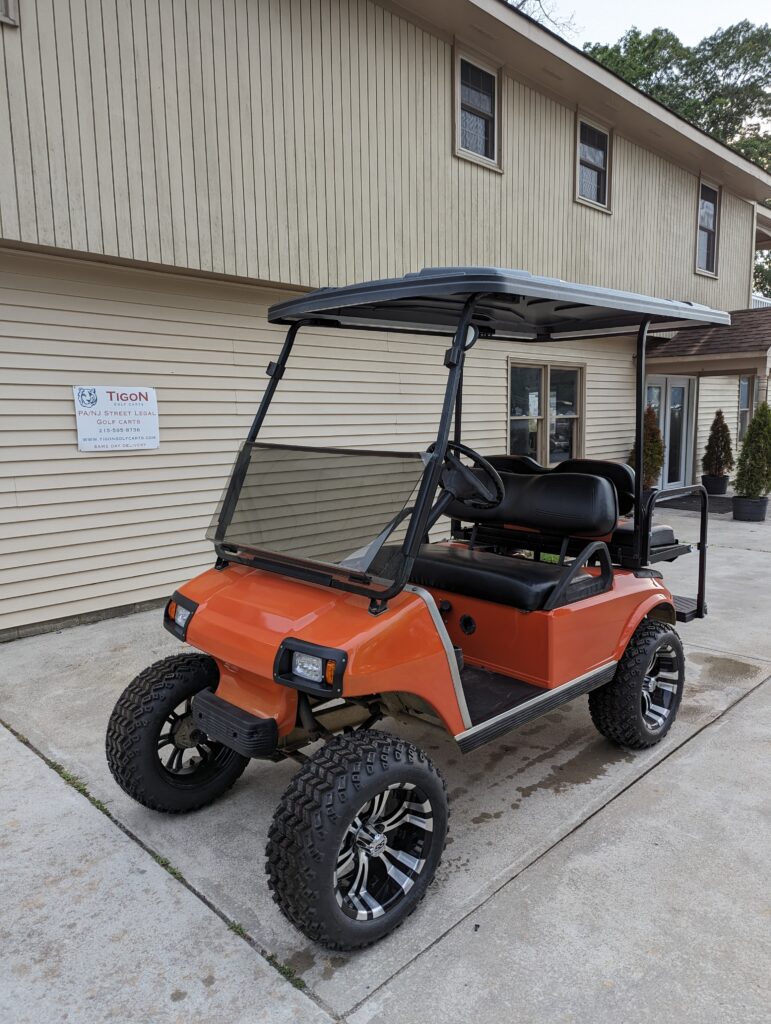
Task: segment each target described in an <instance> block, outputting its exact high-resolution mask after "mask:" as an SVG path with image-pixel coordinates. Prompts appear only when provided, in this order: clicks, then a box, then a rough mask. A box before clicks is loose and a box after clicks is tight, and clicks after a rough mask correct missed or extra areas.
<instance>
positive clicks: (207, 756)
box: [106, 654, 249, 814]
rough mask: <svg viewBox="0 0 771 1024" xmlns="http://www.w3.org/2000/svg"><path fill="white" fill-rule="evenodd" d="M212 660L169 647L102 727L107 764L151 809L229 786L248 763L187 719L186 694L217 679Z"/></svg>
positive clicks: (205, 797)
mask: <svg viewBox="0 0 771 1024" xmlns="http://www.w3.org/2000/svg"><path fill="white" fill-rule="evenodd" d="M217 681H218V673H217V665H216V662H215V661H214V660H213V659H212V658H209V657H208V656H207V655H205V654H175V655H173V656H172V657H171V658H165V659H164V660H163V661H158V662H156V663H155V664H154V665H151V666H150V667H149V668H146V669H145V670H144V671H143V672H140V673H139V675H138V676H137V677H136V679H134V681H133V682H132V683H130V684H129V686H128V687H127V688H126V689H125V690H124V692H123V693H122V695H121V696H120V698H119V699H118V703H117V704H116V705H115V709H114V710H113V713H112V715H111V716H110V721H109V724H108V726H107V740H106V750H107V764H108V765H109V767H110V771H111V772H112V774H113V777H114V778H115V781H116V782H117V783H118V785H119V786H120V787H121V789H122V790H123V791H124V792H125V793H128V795H129V796H130V797H133V799H134V800H136V801H137V802H138V803H140V804H144V806H145V807H150V808H152V809H153V810H155V811H167V812H168V813H171V814H175V813H179V812H181V811H193V810H196V809H197V808H199V807H204V806H205V805H206V804H209V803H211V802H212V801H213V800H216V799H217V797H218V796H221V795H222V794H223V793H224V792H225V791H226V790H228V789H230V787H231V786H232V785H233V783H234V782H235V781H236V779H237V778H238V777H239V776H240V775H241V773H242V772H243V770H244V768H246V766H247V764H248V763H249V758H248V757H243V756H242V755H241V754H237V753H236V752H235V751H234V750H231V749H230V748H229V747H225V746H223V745H222V744H221V743H214V742H213V741H212V740H210V739H209V738H208V737H207V736H206V734H205V733H201V732H200V731H199V730H197V729H196V728H195V726H194V722H193V717H192V713H191V707H192V701H193V697H194V696H195V695H196V694H197V693H200V692H201V690H206V689H209V690H213V689H215V687H216V686H217Z"/></svg>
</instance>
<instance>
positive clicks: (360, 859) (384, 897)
mask: <svg viewBox="0 0 771 1024" xmlns="http://www.w3.org/2000/svg"><path fill="white" fill-rule="evenodd" d="M433 831H434V816H433V812H432V809H431V802H430V801H429V799H428V798H427V797H426V795H425V793H423V791H422V790H421V789H420V788H419V787H418V786H416V785H414V784H413V783H411V782H396V783H393V785H390V786H388V787H387V788H386V789H384V790H383V791H382V792H380V793H378V794H377V795H376V796H374V797H373V798H372V799H371V800H368V801H367V803H366V804H364V806H363V807H361V808H360V809H359V812H358V813H357V814H356V815H355V817H354V819H353V821H352V822H351V823H350V825H349V826H348V828H347V829H346V832H345V835H344V836H343V841H342V843H341V844H340V849H339V850H338V854H337V861H336V866H335V872H334V884H335V897H336V899H337V903H338V905H339V906H340V908H341V909H342V911H343V913H345V914H346V915H347V916H348V917H351V918H353V919H354V920H356V921H370V920H372V919H374V918H378V917H382V916H383V915H384V914H387V913H389V911H392V910H393V909H394V908H395V907H396V906H397V905H398V904H399V903H401V901H402V900H404V899H405V898H406V897H407V895H408V894H409V892H410V890H411V889H412V888H413V887H414V885H415V883H416V882H417V880H418V878H419V877H420V874H421V872H422V871H423V869H424V868H425V866H426V861H427V859H428V853H429V850H430V848H431V843H432V839H433Z"/></svg>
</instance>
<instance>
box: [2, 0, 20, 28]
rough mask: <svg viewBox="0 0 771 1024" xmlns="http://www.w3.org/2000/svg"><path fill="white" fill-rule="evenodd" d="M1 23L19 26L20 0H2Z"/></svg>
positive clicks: (14, 26)
mask: <svg viewBox="0 0 771 1024" xmlns="http://www.w3.org/2000/svg"><path fill="white" fill-rule="evenodd" d="M0 24H3V25H11V26H13V28H18V27H19V0H0Z"/></svg>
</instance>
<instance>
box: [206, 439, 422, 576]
mask: <svg viewBox="0 0 771 1024" xmlns="http://www.w3.org/2000/svg"><path fill="white" fill-rule="evenodd" d="M423 470H424V462H423V459H422V456H421V455H420V453H418V452H415V453H402V452H362V451H355V450H343V449H330V448H297V447H290V446H288V445H271V444H261V443H254V444H245V445H244V447H243V448H242V450H241V453H240V454H239V457H238V459H237V460H236V465H235V468H234V471H233V479H232V480H231V483H230V484H229V485H228V487H227V488H226V489H225V492H224V494H223V496H222V500H221V501H220V503H219V505H218V507H217V511H216V512H215V515H214V518H213V519H212V522H211V525H210V527H209V530H208V533H207V536H208V537H209V539H210V540H213V541H216V542H217V543H218V544H219V545H221V546H222V547H224V548H226V549H228V550H232V551H234V552H238V553H240V554H241V555H242V556H243V555H246V556H248V555H249V554H252V555H256V556H259V555H260V554H262V555H264V556H268V557H269V558H270V559H271V560H272V561H275V560H277V559H278V560H281V559H282V558H283V559H291V560H292V561H295V562H298V561H299V562H302V563H315V564H318V565H319V566H323V567H330V566H334V567H336V569H337V570H338V571H336V572H335V573H334V575H335V576H341V577H343V578H344V577H346V576H350V575H351V574H353V575H354V576H355V577H361V576H362V574H364V575H369V576H370V577H373V578H374V577H377V579H378V580H379V581H382V582H381V583H380V585H378V586H377V587H376V588H375V589H383V584H386V583H390V582H392V581H393V580H394V579H396V578H397V577H398V575H399V570H400V568H401V565H402V556H401V550H400V549H401V543H402V541H403V539H404V534H405V531H406V528H407V525H408V523H409V520H410V515H411V512H412V506H413V504H414V500H415V496H416V493H417V485H418V483H419V482H420V479H421V477H422V475H423ZM245 560H247V561H248V557H247V558H245ZM358 582H361V579H359V581H358Z"/></svg>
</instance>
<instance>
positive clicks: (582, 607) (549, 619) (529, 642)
mask: <svg viewBox="0 0 771 1024" xmlns="http://www.w3.org/2000/svg"><path fill="white" fill-rule="evenodd" d="M432 593H433V595H434V598H435V599H436V601H437V603H439V602H441V601H446V602H447V603H448V604H449V605H450V606H451V610H450V611H449V612H447V613H445V615H444V616H443V617H444V621H445V624H446V626H447V631H448V633H449V634H450V638H451V639H452V641H453V643H454V644H457V645H458V646H460V647H462V648H463V655H464V659H465V661H466V663H467V664H470V665H478V666H481V667H483V668H487V669H490V670H491V671H492V672H499V673H501V674H503V675H511V676H514V677H515V678H517V679H521V680H522V681H523V682H526V683H531V684H533V685H534V686H541V687H543V688H545V689H553V688H555V687H558V686H562V685H564V684H565V683H567V682H570V681H571V680H573V679H577V678H579V677H580V676H584V675H586V674H587V673H589V672H592V671H594V670H595V669H598V668H600V667H601V666H603V665H607V664H608V662H610V661H618V660H619V659H620V658H621V656H622V654H623V653H624V650H625V648H626V645H627V643H628V642H629V638H630V637H631V635H632V633H633V632H634V630H635V629H636V628H637V626H638V624H639V623H640V622H641V621H642V619H643V618H644V617H645V616H646V615H647V614H649V613H650V611H651V610H652V609H653V608H655V607H656V606H658V605H662V606H666V605H669V606H671V604H672V597H671V595H670V593H669V591H668V590H667V589H666V587H665V586H664V585H663V583H662V581H661V580H659V579H656V578H651V577H645V578H638V577H636V576H634V574H633V573H631V572H627V571H624V570H617V571H616V572H615V573H614V580H613V588H612V589H611V590H609V591H607V592H606V593H605V594H598V595H596V596H595V597H589V598H587V599H586V600H584V601H577V602H576V603H575V604H569V605H565V606H564V607H562V608H557V609H555V610H554V611H550V612H523V611H519V610H518V609H517V608H510V607H507V606H506V605H501V604H496V603H494V602H491V601H483V600H480V599H479V598H475V597H465V596H463V595H461V594H455V593H449V592H445V591H440V590H436V589H433V590H432ZM469 619H471V620H473V632H467V630H468V629H469V621H468V620H469ZM462 623H463V625H465V627H466V628H465V630H464V628H463V625H462Z"/></svg>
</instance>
